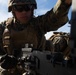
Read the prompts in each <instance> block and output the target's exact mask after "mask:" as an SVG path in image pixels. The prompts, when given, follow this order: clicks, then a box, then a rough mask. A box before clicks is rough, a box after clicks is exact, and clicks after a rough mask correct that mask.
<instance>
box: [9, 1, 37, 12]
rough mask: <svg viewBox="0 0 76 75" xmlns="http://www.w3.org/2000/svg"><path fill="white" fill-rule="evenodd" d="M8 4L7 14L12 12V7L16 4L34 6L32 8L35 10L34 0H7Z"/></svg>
mask: <svg viewBox="0 0 76 75" xmlns="http://www.w3.org/2000/svg"><path fill="white" fill-rule="evenodd" d="M8 2H9V3H8V11H9V12H10V11H11V10H12V6H13V5H17V4H18V3H23V4H32V5H34V8H35V9H37V3H36V0H9V1H8Z"/></svg>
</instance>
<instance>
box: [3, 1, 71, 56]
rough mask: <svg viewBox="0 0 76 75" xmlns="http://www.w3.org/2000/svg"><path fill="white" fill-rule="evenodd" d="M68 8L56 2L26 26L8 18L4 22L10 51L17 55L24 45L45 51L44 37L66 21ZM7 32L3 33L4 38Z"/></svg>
mask: <svg viewBox="0 0 76 75" xmlns="http://www.w3.org/2000/svg"><path fill="white" fill-rule="evenodd" d="M69 8H70V5H67V6H66V5H65V4H64V2H62V3H60V5H59V2H58V3H57V4H56V5H55V7H54V8H53V9H51V10H50V11H48V12H47V13H46V14H45V15H41V16H38V17H32V18H31V20H30V21H29V22H28V23H27V24H26V25H24V24H20V23H19V22H17V21H16V20H15V18H12V19H11V18H9V19H8V20H7V22H6V28H7V29H8V32H9V34H10V38H11V41H10V43H12V45H11V50H12V49H13V50H15V51H16V55H17V54H19V53H20V51H19V50H21V48H23V47H24V46H25V44H26V43H28V44H29V45H31V44H33V49H38V50H45V44H46V39H45V37H44V35H45V34H46V33H47V32H49V31H55V30H57V29H58V28H59V27H61V26H63V25H64V24H65V23H66V22H67V21H68V17H67V13H68V10H69ZM10 19H11V20H10ZM14 25H15V26H14ZM8 32H6V31H4V34H3V37H4V38H5V36H7V33H8ZM4 38H3V40H4ZM4 41H5V40H4ZM5 45H6V44H5V42H4V46H5Z"/></svg>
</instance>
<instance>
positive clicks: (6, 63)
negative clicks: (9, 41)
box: [0, 54, 18, 69]
mask: <svg viewBox="0 0 76 75" xmlns="http://www.w3.org/2000/svg"><path fill="white" fill-rule="evenodd" d="M0 63H1V67H2V68H4V69H11V68H14V67H16V65H17V63H18V60H17V59H16V58H15V57H14V56H11V55H7V54H6V55H4V56H2V57H1V60H0Z"/></svg>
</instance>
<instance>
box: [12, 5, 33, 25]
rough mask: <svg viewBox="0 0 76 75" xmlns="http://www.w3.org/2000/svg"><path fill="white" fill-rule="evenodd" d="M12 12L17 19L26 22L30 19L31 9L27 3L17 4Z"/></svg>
mask: <svg viewBox="0 0 76 75" xmlns="http://www.w3.org/2000/svg"><path fill="white" fill-rule="evenodd" d="M13 12H14V13H15V16H16V18H17V20H19V21H20V22H21V23H25V24H26V23H27V22H28V21H29V20H30V19H31V16H32V12H33V9H31V6H28V5H17V6H14V9H13Z"/></svg>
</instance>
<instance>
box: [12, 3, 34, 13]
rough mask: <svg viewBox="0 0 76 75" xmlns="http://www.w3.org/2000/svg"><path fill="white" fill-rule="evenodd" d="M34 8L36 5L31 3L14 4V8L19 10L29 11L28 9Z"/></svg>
mask: <svg viewBox="0 0 76 75" xmlns="http://www.w3.org/2000/svg"><path fill="white" fill-rule="evenodd" d="M33 8H34V6H33V5H31V4H23V5H13V9H14V10H15V11H18V12H22V11H26V12H28V11H30V10H32V9H33Z"/></svg>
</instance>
